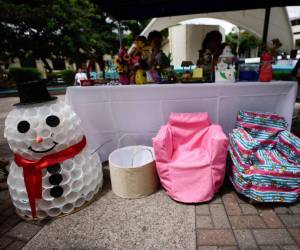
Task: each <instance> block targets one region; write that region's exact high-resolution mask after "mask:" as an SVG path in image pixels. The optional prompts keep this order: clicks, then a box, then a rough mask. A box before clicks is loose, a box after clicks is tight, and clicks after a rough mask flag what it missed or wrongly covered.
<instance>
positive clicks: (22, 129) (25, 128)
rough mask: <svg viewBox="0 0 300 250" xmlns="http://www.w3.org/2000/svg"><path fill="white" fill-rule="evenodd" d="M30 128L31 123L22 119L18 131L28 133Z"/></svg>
mask: <svg viewBox="0 0 300 250" xmlns="http://www.w3.org/2000/svg"><path fill="white" fill-rule="evenodd" d="M29 129H30V124H29V122H28V121H20V122H19V123H18V131H19V132H20V133H23V134H24V133H26V132H27V131H28V130H29Z"/></svg>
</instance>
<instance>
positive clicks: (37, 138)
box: [35, 136, 43, 143]
mask: <svg viewBox="0 0 300 250" xmlns="http://www.w3.org/2000/svg"><path fill="white" fill-rule="evenodd" d="M35 142H36V143H41V142H43V137H41V136H37V137H36V138H35Z"/></svg>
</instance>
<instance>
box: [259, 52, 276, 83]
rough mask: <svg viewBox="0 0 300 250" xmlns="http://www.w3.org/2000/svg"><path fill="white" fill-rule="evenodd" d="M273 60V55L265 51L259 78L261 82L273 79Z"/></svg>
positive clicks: (261, 60)
mask: <svg viewBox="0 0 300 250" xmlns="http://www.w3.org/2000/svg"><path fill="white" fill-rule="evenodd" d="M272 61H273V56H272V54H270V53H269V52H264V53H263V54H262V56H261V58H260V72H259V80H260V81H261V82H270V81H272V76H273V72H272Z"/></svg>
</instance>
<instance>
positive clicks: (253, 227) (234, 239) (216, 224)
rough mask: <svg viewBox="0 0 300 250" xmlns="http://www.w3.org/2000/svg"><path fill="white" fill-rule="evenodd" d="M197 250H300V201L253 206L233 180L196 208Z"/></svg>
mask: <svg viewBox="0 0 300 250" xmlns="http://www.w3.org/2000/svg"><path fill="white" fill-rule="evenodd" d="M195 207H196V237H197V249H300V202H299V201H298V202H297V203H296V204H292V205H284V204H253V205H252V204H249V203H248V201H247V199H245V198H244V197H242V196H240V195H238V194H237V193H236V192H235V191H234V190H233V187H232V186H231V184H230V183H229V181H227V180H226V181H225V185H224V187H223V188H222V190H221V191H220V193H219V194H218V195H217V196H216V198H215V199H214V200H213V201H211V202H209V203H207V204H199V205H196V206H195Z"/></svg>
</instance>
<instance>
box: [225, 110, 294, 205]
mask: <svg viewBox="0 0 300 250" xmlns="http://www.w3.org/2000/svg"><path fill="white" fill-rule="evenodd" d="M286 127H287V123H286V122H285V120H284V118H283V117H281V116H278V115H275V114H268V113H256V112H243V111H240V112H239V114H238V121H237V128H236V129H234V130H233V131H232V133H230V135H229V139H230V146H229V152H230V156H231V160H232V166H231V167H230V169H229V177H230V180H231V182H232V183H233V185H234V187H235V188H236V190H237V191H238V192H240V193H242V194H244V195H245V196H247V197H250V198H252V199H254V200H257V201H262V202H295V201H296V200H297V199H298V197H299V195H300V139H299V138H297V137H296V136H294V135H293V134H291V133H290V132H289V131H286V130H285V129H286Z"/></svg>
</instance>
